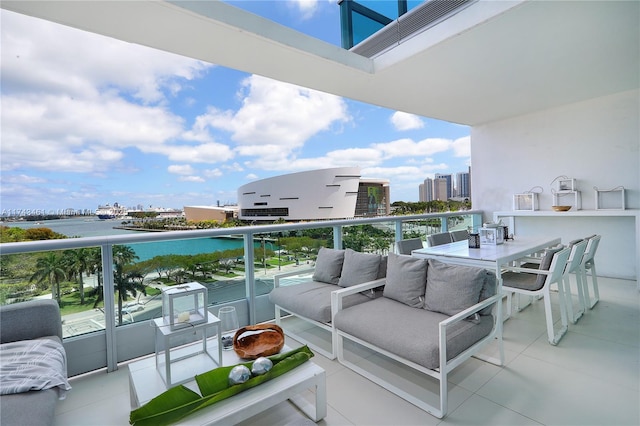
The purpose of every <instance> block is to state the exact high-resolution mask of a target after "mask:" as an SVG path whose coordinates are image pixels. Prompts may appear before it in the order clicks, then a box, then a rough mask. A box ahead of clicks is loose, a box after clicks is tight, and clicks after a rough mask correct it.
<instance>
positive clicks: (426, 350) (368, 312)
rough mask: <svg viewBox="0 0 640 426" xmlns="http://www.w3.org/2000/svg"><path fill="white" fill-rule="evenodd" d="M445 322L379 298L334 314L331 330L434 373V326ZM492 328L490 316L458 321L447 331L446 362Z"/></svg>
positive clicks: (437, 316)
mask: <svg viewBox="0 0 640 426" xmlns="http://www.w3.org/2000/svg"><path fill="white" fill-rule="evenodd" d="M381 313H384V315H381ZM447 318H449V317H448V316H447V315H444V314H441V313H437V312H432V311H427V310H425V309H416V308H411V307H409V306H407V305H405V304H403V303H398V302H396V301H394V300H391V299H388V298H386V297H380V298H378V299H375V300H372V301H370V302H367V303H362V304H359V305H356V306H353V307H350V308H349V309H344V310H342V311H340V312H338V313H337V314H336V317H335V326H336V327H337V328H338V330H342V331H344V332H346V333H349V334H350V335H352V336H355V337H358V338H360V339H362V340H364V341H366V342H369V343H371V344H373V345H375V346H377V347H379V348H381V349H384V350H386V351H389V352H391V353H394V354H396V355H398V356H401V357H402V358H404V359H407V360H409V361H413V362H415V363H417V364H420V365H422V366H424V367H426V368H430V369H435V368H438V366H439V356H440V350H439V348H438V323H439V322H440V321H443V320H445V319H447ZM492 327H493V317H491V316H482V317H480V323H479V324H474V323H472V322H470V321H461V322H458V323H456V324H453V325H452V326H450V327H448V329H447V359H451V358H453V357H455V356H457V355H459V354H460V353H462V352H463V351H464V350H465V349H467V348H468V347H469V346H471V345H472V344H474V343H475V342H477V341H479V340H480V339H482V338H483V337H485V336H487V335H488V334H489V333H490V332H491V329H492Z"/></svg>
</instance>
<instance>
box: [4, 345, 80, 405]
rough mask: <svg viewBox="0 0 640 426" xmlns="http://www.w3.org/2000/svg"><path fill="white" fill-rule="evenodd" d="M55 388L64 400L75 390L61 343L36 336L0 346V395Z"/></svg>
mask: <svg viewBox="0 0 640 426" xmlns="http://www.w3.org/2000/svg"><path fill="white" fill-rule="evenodd" d="M54 387H57V388H58V396H59V398H60V399H64V398H65V396H66V395H65V394H66V391H68V390H70V389H71V386H70V385H69V382H68V381H67V357H66V354H65V351H64V348H63V346H62V344H61V343H60V342H57V341H55V340H52V339H35V340H22V341H18V342H10V343H3V344H1V345H0V395H8V394H13V393H21V392H28V391H30V390H43V389H51V388H54Z"/></svg>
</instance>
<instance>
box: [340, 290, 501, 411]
mask: <svg viewBox="0 0 640 426" xmlns="http://www.w3.org/2000/svg"><path fill="white" fill-rule="evenodd" d="M378 281H382V283H380V282H376V281H372V282H369V283H364V284H359V285H356V286H353V287H348V288H346V289H344V291H340V292H334V293H332V300H331V307H332V312H333V313H334V314H335V313H336V312H338V311H340V310H342V299H343V298H344V297H346V296H348V295H350V294H354V293H357V292H360V291H365V290H371V289H374V288H376V287H379V286H381V285H384V283H385V281H386V280H378ZM501 301H502V294H501V292H500V290H499V288H498V290H497V294H496V295H494V296H492V297H489V298H487V299H485V300H483V301H482V302H479V303H477V304H475V305H473V306H471V307H469V308H467V309H465V310H464V311H462V312H459V313H458V314H456V315H453V316H451V317H449V318H447V319H446V320H444V321H441V322H440V323H439V347H440V357H439V368H438V369H437V370H431V369H429V368H426V367H423V366H422V365H419V364H416V363H414V362H412V361H409V360H407V359H405V358H403V357H401V356H398V355H396V354H393V353H391V352H389V351H386V350H384V349H382V348H379V347H377V346H375V345H373V344H371V343H369V342H366V341H364V340H362V339H359V338H358V337H356V336H352V335H350V334H348V333H345V332H343V331H341V330H338V329H336V339H337V341H336V348H337V355H338V361H339V362H340V363H341V364H343V365H344V366H345V367H347V368H349V369H350V370H352V371H354V372H356V373H358V374H360V375H362V376H364V377H366V378H367V379H369V380H371V381H372V382H374V383H376V384H378V385H380V386H382V387H383V388H385V389H387V390H388V391H390V392H393V393H394V394H396V395H398V396H399V397H401V398H402V399H404V400H405V401H407V402H410V403H411V404H413V405H415V406H416V407H418V408H420V409H422V410H424V411H426V412H427V413H429V414H432V415H433V416H435V417H437V418H440V419H441V418H443V417H444V416H446V414H447V410H448V398H447V396H448V391H447V389H448V387H447V384H448V383H447V380H448V375H449V373H450V372H452V371H453V370H454V369H455V368H456V367H458V366H460V365H461V364H462V363H463V362H465V361H466V360H468V359H469V358H471V357H474V358H478V359H481V360H483V361H487V362H490V363H492V364H495V365H497V366H502V365H504V347H503V342H502V334H501V329H502V327H500V326H499V324H498V318H501V317H502V312H501V310H502V309H501V307H502V303H501ZM398 303H400V302H398ZM492 304H495V306H496V311H495V312H494V313H493V328H492V330H491V332H490V333H489V334H488V335H487V336H486V337H484V338H482V339H481V340H479V341H478V342H476V343H474V344H473V345H471V346H470V347H469V348H468V349H467V350H465V351H463V352H462V353H460V354H459V355H458V356H456V357H454V358H453V359H451V360H449V361H447V357H446V353H447V327H448V326H450V325H452V324H455V323H457V322H460V321H464V320H465V319H467V318H468V317H469V316H471V315H473V314H475V313H477V312H480V311H481V310H482V309H484V308H486V307H488V306H490V305H492ZM407 308H408V309H421V308H410V307H407ZM344 339H348V340H351V341H353V342H356V343H358V344H360V345H362V346H364V347H366V348H369V349H371V350H373V351H376V352H378V353H380V354H382V355H384V356H386V357H388V358H391V359H393V360H395V361H398V362H400V363H402V364H404V365H406V366H408V367H410V368H412V369H414V370H416V371H418V372H420V373H423V374H426V375H428V376H430V377H433V378H434V379H436V380H438V382H439V386H440V392H439V400H440V402H439V406H437V407H434V406H433V405H431V404H429V403H427V402H426V401H423V400H421V399H419V398H417V397H416V396H415V395H412V394H410V393H409V392H407V391H405V390H403V389H401V388H399V387H397V386H396V385H394V384H392V383H390V382H388V381H387V380H385V379H384V378H382V377H380V376H377V375H375V374H373V373H372V372H370V371H368V370H366V369H364V368H362V367H361V366H359V365H357V364H354V363H352V362H350V361H348V360H347V359H346V358H345V356H344ZM494 340H496V341H497V343H498V349H499V357H498V358H496V357H490V356H486V355H483V354H481V353H479V351H480V350H482V349H483V348H484V347H485V346H487V345H488V344H489V343H491V342H493V341H494Z"/></svg>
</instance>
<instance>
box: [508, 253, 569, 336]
mask: <svg viewBox="0 0 640 426" xmlns="http://www.w3.org/2000/svg"><path fill="white" fill-rule="evenodd" d="M570 254H571V248H569V247H565V248H562V247H558V248H553V249H548V250H546V252H545V254H544V255H543V257H542V259H541V261H540V265H539V267H538V269H533V268H523V267H516V266H507V267H505V268H504V271H505V272H503V273H502V289H503V291H505V292H513V293H516V294H518V295H526V296H531V297H530V299H531V298H533V297H535V296H542V299H543V301H544V311H545V318H546V323H547V337H548V340H549V343H550V344H551V345H554V346H555V345H557V344H558V342H559V341H560V339H562V337H563V336H564V335H565V333H566V332H567V330H568V328H569V324H568V320H567V306H566V301H565V294H566V292H565V289H564V284H563V281H564V276H565V270H566V266H567V260H568V259H569V255H570ZM553 283H557V284H558V299H559V303H558V304H559V308H560V321H561V327H560V329H559V330H558V331H557V332H556V331H555V330H554V326H553V324H554V322H553V313H552V309H551V293H550V287H551V284H553ZM529 304H531V300H529V303H528V304H527V305H525V306H524V307H526V306H528V305H529ZM524 307H523V308H524ZM507 310H508V311H509V313H510V312H511V306H510V301H509V300H508V301H507ZM516 310H518V311H519V310H521V308H520V307H519V306H517V309H516Z"/></svg>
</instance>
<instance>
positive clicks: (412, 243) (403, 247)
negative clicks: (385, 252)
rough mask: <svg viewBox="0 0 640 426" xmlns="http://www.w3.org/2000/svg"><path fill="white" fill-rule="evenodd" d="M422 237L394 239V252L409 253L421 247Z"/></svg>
mask: <svg viewBox="0 0 640 426" xmlns="http://www.w3.org/2000/svg"><path fill="white" fill-rule="evenodd" d="M423 247H424V245H423V244H422V239H420V238H409V239H406V240H400V241H396V254H408V255H411V252H412V251H413V250H418V249H421V248H423Z"/></svg>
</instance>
